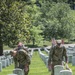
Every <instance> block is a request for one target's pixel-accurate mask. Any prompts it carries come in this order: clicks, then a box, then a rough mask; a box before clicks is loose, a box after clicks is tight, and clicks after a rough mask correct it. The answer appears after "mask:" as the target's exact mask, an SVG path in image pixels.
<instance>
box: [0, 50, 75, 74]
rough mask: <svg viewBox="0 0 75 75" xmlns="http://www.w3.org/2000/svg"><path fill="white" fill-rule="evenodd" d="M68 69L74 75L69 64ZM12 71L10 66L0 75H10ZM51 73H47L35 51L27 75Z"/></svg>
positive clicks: (73, 69)
mask: <svg viewBox="0 0 75 75" xmlns="http://www.w3.org/2000/svg"><path fill="white" fill-rule="evenodd" d="M69 67H70V68H71V69H72V72H73V75H75V66H72V64H71V63H70V64H69ZM13 69H14V65H13V64H12V65H10V66H9V67H6V68H3V69H2V72H0V75H8V74H11V73H12V71H13ZM50 73H51V72H49V71H48V69H47V67H46V65H45V64H44V62H43V61H42V59H41V58H40V56H39V53H38V51H35V52H34V53H33V56H32V60H31V65H30V71H29V74H28V75H50Z"/></svg>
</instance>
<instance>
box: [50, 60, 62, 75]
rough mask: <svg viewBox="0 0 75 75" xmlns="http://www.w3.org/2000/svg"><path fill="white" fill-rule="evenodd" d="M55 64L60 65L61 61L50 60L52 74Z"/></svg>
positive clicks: (52, 73)
mask: <svg viewBox="0 0 75 75" xmlns="http://www.w3.org/2000/svg"><path fill="white" fill-rule="evenodd" d="M55 65H62V62H59V61H58V62H52V64H51V75H54V66H55Z"/></svg>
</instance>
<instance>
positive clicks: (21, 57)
mask: <svg viewBox="0 0 75 75" xmlns="http://www.w3.org/2000/svg"><path fill="white" fill-rule="evenodd" d="M14 62H15V63H16V64H15V65H16V66H17V65H18V63H19V64H20V65H25V64H30V62H31V61H30V57H29V55H28V53H27V52H26V51H25V50H23V49H21V50H19V51H17V54H16V56H15V57H14Z"/></svg>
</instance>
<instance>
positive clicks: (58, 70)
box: [54, 65, 72, 75]
mask: <svg viewBox="0 0 75 75" xmlns="http://www.w3.org/2000/svg"><path fill="white" fill-rule="evenodd" d="M54 75H72V70H71V69H70V70H66V69H65V68H64V66H62V65H55V66H54Z"/></svg>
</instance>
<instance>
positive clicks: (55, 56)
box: [48, 40, 67, 75]
mask: <svg viewBox="0 0 75 75" xmlns="http://www.w3.org/2000/svg"><path fill="white" fill-rule="evenodd" d="M56 43H57V44H56V46H54V47H52V48H51V50H50V53H49V59H48V67H49V68H50V70H51V75H54V66H55V65H62V61H63V57H65V62H66V63H67V54H66V49H65V47H64V46H62V45H61V40H57V41H56Z"/></svg>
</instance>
